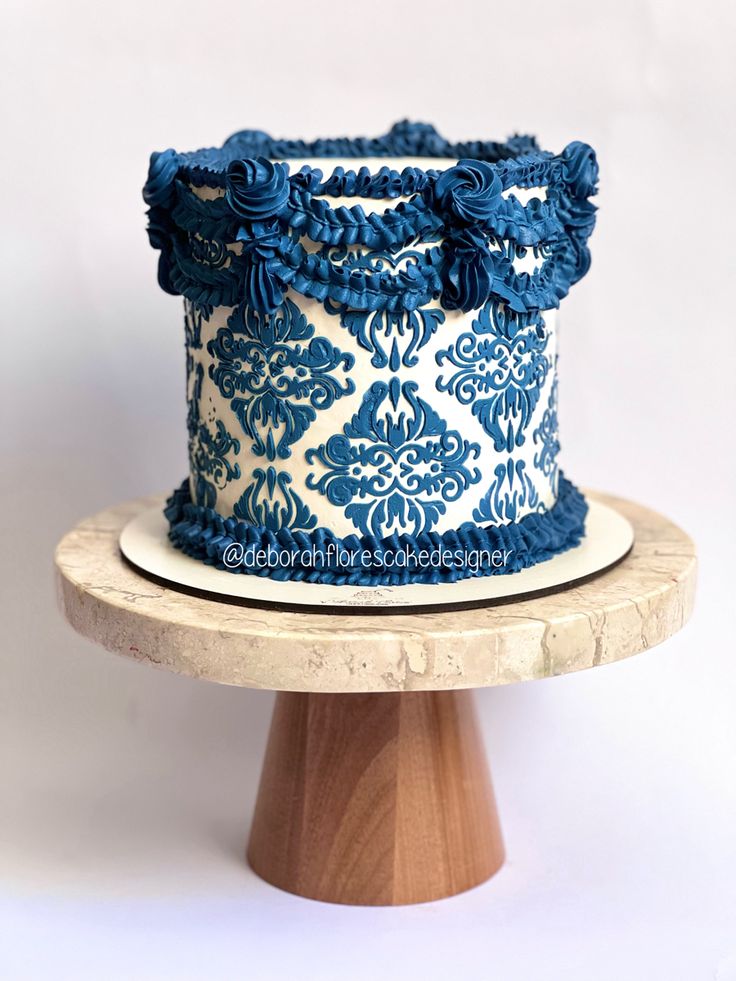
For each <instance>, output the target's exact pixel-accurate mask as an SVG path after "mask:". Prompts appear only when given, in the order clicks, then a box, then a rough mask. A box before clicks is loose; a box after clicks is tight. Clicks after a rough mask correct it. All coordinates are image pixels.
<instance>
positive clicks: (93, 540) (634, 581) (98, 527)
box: [56, 493, 696, 692]
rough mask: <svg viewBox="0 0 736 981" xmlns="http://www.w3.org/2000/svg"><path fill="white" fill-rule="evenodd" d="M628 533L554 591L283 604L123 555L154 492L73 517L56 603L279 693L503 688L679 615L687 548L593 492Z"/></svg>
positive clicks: (93, 630)
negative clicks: (154, 577)
mask: <svg viewBox="0 0 736 981" xmlns="http://www.w3.org/2000/svg"><path fill="white" fill-rule="evenodd" d="M589 496H590V497H592V498H594V499H596V500H599V501H602V502H603V503H604V504H608V505H609V506H610V507H613V508H615V509H616V510H617V511H620V512H621V513H622V514H623V515H624V516H625V517H626V518H628V520H629V521H630V522H631V523H632V525H633V526H634V530H635V535H636V540H635V544H634V548H633V550H632V551H631V553H630V554H629V555H628V556H627V558H625V559H624V560H623V562H621V563H620V564H619V565H617V566H616V567H615V568H613V569H611V570H610V571H608V572H605V573H603V574H602V575H600V576H598V577H596V578H595V579H593V580H591V581H590V582H587V583H583V584H580V585H577V586H574V587H571V588H569V589H566V590H564V591H562V592H558V593H554V594H551V595H547V596H542V597H537V598H533V599H527V600H523V601H521V602H511V603H505V604H501V605H495V606H489V607H485V608H482V609H470V610H454V611H448V612H443V613H422V614H416V613H401V614H393V613H391V614H385V613H383V614H375V615H372V614H362V615H353V614H348V615H346V614H340V615H331V614H327V613H315V612H303V613H293V612H283V611H279V610H277V609H275V608H253V607H247V606H243V605H238V604H236V603H229V602H222V601H219V600H216V599H205V598H200V597H197V596H192V595H189V594H186V593H183V592H179V591H177V590H175V589H173V588H168V587H167V586H164V585H160V584H158V583H156V582H153V581H151V580H149V579H147V578H145V577H144V576H142V575H141V574H140V573H138V572H136V571H135V570H134V569H133V568H131V567H130V566H129V565H128V564H127V563H126V562H125V561H124V560H123V558H122V557H121V555H120V552H119V549H118V536H119V534H120V531H121V529H122V527H123V526H124V525H125V524H126V522H127V521H128V520H129V519H130V518H131V517H133V516H134V515H135V514H137V513H138V512H139V511H141V510H142V509H144V508H148V507H151V506H152V505H153V504H155V503H156V500H157V498H146V499H143V500H138V501H133V502H129V503H127V504H122V505H119V506H118V507H113V508H109V509H107V510H105V511H102V512H100V513H99V514H97V515H95V516H94V517H91V518H87V519H86V520H85V521H82V522H81V523H80V524H79V525H77V527H76V528H74V529H73V530H72V531H70V532H69V533H68V534H67V535H66V536H65V537H64V538H63V539H62V540H61V542H60V543H59V546H58V548H57V551H56V567H57V582H58V594H59V602H60V606H61V609H62V611H63V613H64V615H65V616H66V618H67V620H68V621H69V623H70V624H71V625H72V626H73V627H74V629H75V630H77V631H78V632H79V633H80V634H82V635H83V636H85V637H88V638H89V639H90V640H93V641H96V642H97V643H98V644H101V645H102V646H103V647H105V648H107V650H109V651H114V652H115V653H117V654H124V655H126V656H127V657H132V658H135V659H136V660H139V661H147V662H150V663H151V664H155V665H157V666H159V667H162V668H165V669H167V670H169V671H177V672H180V673H182V674H187V675H191V676H192V677H195V678H206V679H208V680H210V681H217V682H221V683H223V684H228V685H242V686H245V687H249V688H273V689H278V690H283V691H313V692H368V691H376V692H377V691H420V690H441V689H450V688H474V687H482V686H486V685H504V684H509V683H511V682H514V681H527V680H531V679H534V678H547V677H550V676H552V675H559V674H565V673H566V672H568V671H578V670H580V669H582V668H589V667H594V666H596V665H598V664H607V663H610V662H611V661H617V660H620V659H621V658H625V657H629V656H630V655H632V654H637V653H639V652H640V651H643V650H646V649H647V648H649V647H654V646H655V644H661V643H662V641H664V640H667V638H668V637H671V636H672V634H674V633H676V631H678V630H679V629H680V628H681V627H682V626H683V624H684V623H685V622H686V621H687V619H688V617H689V616H690V613H691V610H692V606H693V597H694V592H695V572H696V560H695V548H694V546H693V543H692V541H691V540H690V538H688V536H687V535H686V534H685V533H684V532H683V531H681V530H680V528H678V527H677V526H676V525H674V524H672V522H670V521H668V520H667V519H666V518H664V517H662V515H660V514H657V513H656V512H655V511H650V510H648V509H647V508H644V507H641V506H639V505H637V504H634V503H632V502H630V501H625V500H622V499H620V498H614V497H610V496H608V495H604V494H596V493H589Z"/></svg>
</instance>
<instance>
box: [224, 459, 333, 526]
mask: <svg viewBox="0 0 736 981" xmlns="http://www.w3.org/2000/svg"><path fill="white" fill-rule="evenodd" d="M253 477H254V480H253V483H251V484H249V485H248V486H247V487H246V489H245V490H244V491H243V493H242V494H241V496H240V498H239V500H238V502H237V504H236V505H235V507H234V508H233V513H234V514H235V517H236V518H241V519H242V520H243V521H248V522H250V524H252V525H257V526H258V527H260V528H267V529H268V530H269V531H280V530H281V529H282V528H290V529H291V530H292V531H295V530H296V529H301V530H303V531H309V530H310V529H312V528H314V527H315V525H316V524H317V517H316V515H313V514H312V513H311V511H310V510H309V508H308V506H307V505H306V504H305V503H304V501H303V500H302V499H301V497H300V496H299V495H298V494H297V493H296V492H295V491H294V490H293V488H292V487H290V486H289V485H290V484H291V474H288V473H285V472H284V471H277V470H276V469H275V467H268V468H267V469H266V470H262V469H261V468H260V467H258V468H257V469H256V470H254V471H253Z"/></svg>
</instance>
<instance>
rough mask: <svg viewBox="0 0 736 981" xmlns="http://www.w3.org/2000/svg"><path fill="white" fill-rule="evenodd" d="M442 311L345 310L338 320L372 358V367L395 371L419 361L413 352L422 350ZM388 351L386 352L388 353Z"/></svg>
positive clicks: (430, 309) (438, 321)
mask: <svg viewBox="0 0 736 981" xmlns="http://www.w3.org/2000/svg"><path fill="white" fill-rule="evenodd" d="M444 320H445V314H444V311H442V310H439V309H434V308H432V307H425V308H424V309H421V310H348V311H347V312H345V313H344V314H343V315H342V317H341V322H342V324H343V326H344V327H347V329H348V330H349V331H350V333H351V334H352V335H353V337H355V339H356V340H357V341H358V343H359V344H360V346H361V347H362V348H365V350H366V351H369V352H370V353H371V355H372V357H371V364H372V365H373V367H374V368H385V367H386V366H387V365H388V366H389V368H390V369H391V371H398V370H399V368H400V367H401V365H402V364H403V365H404V366H405V367H406V368H412V367H414V365H415V364H416V363H417V361H418V360H419V359H418V358H417V355H416V352H417V351H418V350H419V349H420V348H422V347H424V345H425V344H426V343H427V341H428V340H429V339H430V337H431V336H432V335H433V334H434V332H435V331H436V330H437V328H438V327H439V325H440V324H441V323H444ZM387 349H388V352H387Z"/></svg>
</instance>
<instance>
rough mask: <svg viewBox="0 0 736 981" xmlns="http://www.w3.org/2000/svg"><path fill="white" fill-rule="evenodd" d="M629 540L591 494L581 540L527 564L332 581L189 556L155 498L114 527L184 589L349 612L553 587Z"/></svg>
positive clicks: (495, 598) (605, 560)
mask: <svg viewBox="0 0 736 981" xmlns="http://www.w3.org/2000/svg"><path fill="white" fill-rule="evenodd" d="M633 543H634V531H633V528H632V527H631V525H630V524H629V522H628V521H627V520H626V518H624V517H623V516H622V515H621V514H619V513H618V512H617V511H614V510H613V508H611V507H608V506H607V505H605V504H602V503H600V502H598V501H589V511H588V516H587V518H586V534H585V538H584V539H583V541H582V542H581V543H580V544H579V545H578V546H577V547H576V548H572V549H570V550H569V551H567V552H563V553H562V554H561V555H556V556H554V557H553V558H551V559H547V561H546V562H540V563H539V564H538V565H535V566H532V567H531V568H529V569H522V570H521V571H520V572H514V573H506V574H503V575H491V576H475V577H472V578H469V579H463V580H460V581H458V582H452V583H410V584H407V585H404V586H361V585H343V586H335V585H329V584H325V583H310V582H296V581H289V580H285V581H281V580H276V579H271V578H268V577H266V576H259V575H252V574H247V573H233V572H228V571H226V570H224V569H216V568H214V567H213V566H209V565H206V564H205V563H204V562H201V561H199V560H197V559H192V558H190V557H189V556H187V555H184V553H183V552H180V551H179V550H178V549H175V548H174V547H173V545H171V543H170V542H169V539H168V523H167V521H166V518H165V517H164V514H163V510H162V507H161V506H160V505H159V506H156V507H153V508H149V509H148V510H146V511H143V512H141V513H140V514H139V515H137V516H136V517H134V518H133V519H132V520H131V521H129V522H128V524H127V525H125V527H124V528H123V530H122V532H121V534H120V550H121V552H122V553H123V555H124V556H125V558H126V559H127V560H128V562H130V563H131V564H132V565H134V566H135V567H136V568H137V569H138V570H140V571H141V572H142V573H144V574H145V575H148V576H150V577H153V578H155V579H157V580H162V581H164V582H165V583H166V584H167V585H170V586H173V587H174V588H180V589H182V590H183V591H185V592H193V593H195V594H208V595H210V596H212V597H213V598H215V597H216V598H218V599H221V600H224V601H226V602H240V603H246V604H250V605H254V606H264V605H267V606H278V607H280V608H282V609H288V608H293V609H296V610H305V611H306V610H309V609H310V608H312V609H318V610H320V612H323V613H324V612H325V610H326V608H327V609H329V610H333V611H334V612H335V613H341V612H342V613H353V614H355V613H361V612H364V613H380V612H386V613H389V612H392V611H395V610H397V609H400V610H402V612H407V613H408V612H411V611H414V610H416V611H419V612H424V613H430V612H433V611H441V610H445V609H448V608H458V609H468V608H470V607H474V606H478V607H480V606H491V605H493V604H495V603H503V602H510V601H512V600H519V599H526V598H530V597H532V596H535V595H544V594H546V593H551V592H557V591H559V590H562V589H566V588H568V587H570V586H572V585H575V584H579V583H580V582H581V581H583V580H588V579H590V578H592V577H593V576H596V575H599V574H600V573H602V572H605V571H606V570H607V569H610V568H611V567H612V566H614V565H616V564H617V563H618V562H620V561H621V560H622V559H623V558H624V557H625V556H626V555H628V553H629V552H630V551H631V547H632V545H633Z"/></svg>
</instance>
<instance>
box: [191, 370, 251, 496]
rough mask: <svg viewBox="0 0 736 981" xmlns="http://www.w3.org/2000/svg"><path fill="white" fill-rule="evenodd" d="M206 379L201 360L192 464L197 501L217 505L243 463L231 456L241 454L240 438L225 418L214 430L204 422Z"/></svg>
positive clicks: (197, 372)
mask: <svg viewBox="0 0 736 981" xmlns="http://www.w3.org/2000/svg"><path fill="white" fill-rule="evenodd" d="M203 378H204V368H203V367H202V365H201V364H200V363H199V362H198V363H197V364H196V365H195V367H194V383H193V386H192V394H191V397H190V399H189V405H188V407H187V431H188V434H189V467H190V471H191V473H192V474H194V475H195V481H194V485H195V486H194V490H195V494H194V497H195V502H196V503H197V504H201V505H203V506H204V507H211V508H214V507H215V504H216V502H217V491H218V489H222V488H223V487H225V486H226V485H227V484H229V483H230V481H231V480H237V479H238V478H239V477H240V466H239V465H238V464H237V463H233V462H231V461H230V460H229V459H228V457H229V456H230V454H233V455H235V456H237V455H238V453H239V452H240V441H239V440H238V439H236V438H235V437H234V436H231V435H230V433H229V432H228V431H227V428H226V426H225V424H224V423H223V421H222V420H221V419H218V420H217V421H216V423H215V430H214V432H213V431H212V430H211V429H210V428H209V427H208V426H207V425H206V423H205V422H203V420H202V418H201V415H200V401H201V398H202V381H203Z"/></svg>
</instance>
